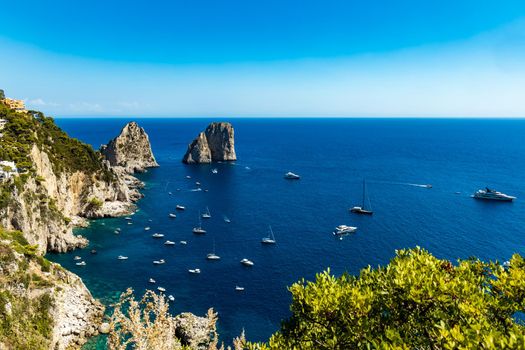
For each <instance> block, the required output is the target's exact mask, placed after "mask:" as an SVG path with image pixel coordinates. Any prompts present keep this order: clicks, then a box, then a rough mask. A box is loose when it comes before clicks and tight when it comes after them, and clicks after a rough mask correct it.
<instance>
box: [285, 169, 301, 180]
mask: <svg viewBox="0 0 525 350" xmlns="http://www.w3.org/2000/svg"><path fill="white" fill-rule="evenodd" d="M284 178H285V179H288V180H299V179H300V178H301V177H300V176H299V175H297V174H294V173H292V172H291V171H289V172H287V173H286V174H284Z"/></svg>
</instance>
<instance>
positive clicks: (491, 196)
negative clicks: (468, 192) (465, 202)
mask: <svg viewBox="0 0 525 350" xmlns="http://www.w3.org/2000/svg"><path fill="white" fill-rule="evenodd" d="M472 197H473V198H476V199H486V200H493V201H503V202H512V201H513V200H515V199H516V197H513V196H509V195H508V194H505V193H501V192H498V191H495V190H491V189H490V188H488V187H485V189H484V190H477V191H476V193H474V194H473V195H472Z"/></svg>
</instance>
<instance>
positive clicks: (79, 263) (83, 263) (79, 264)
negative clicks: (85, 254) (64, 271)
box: [75, 261, 86, 266]
mask: <svg viewBox="0 0 525 350" xmlns="http://www.w3.org/2000/svg"><path fill="white" fill-rule="evenodd" d="M75 265H77V266H86V262H85V261H80V262H77V263H75Z"/></svg>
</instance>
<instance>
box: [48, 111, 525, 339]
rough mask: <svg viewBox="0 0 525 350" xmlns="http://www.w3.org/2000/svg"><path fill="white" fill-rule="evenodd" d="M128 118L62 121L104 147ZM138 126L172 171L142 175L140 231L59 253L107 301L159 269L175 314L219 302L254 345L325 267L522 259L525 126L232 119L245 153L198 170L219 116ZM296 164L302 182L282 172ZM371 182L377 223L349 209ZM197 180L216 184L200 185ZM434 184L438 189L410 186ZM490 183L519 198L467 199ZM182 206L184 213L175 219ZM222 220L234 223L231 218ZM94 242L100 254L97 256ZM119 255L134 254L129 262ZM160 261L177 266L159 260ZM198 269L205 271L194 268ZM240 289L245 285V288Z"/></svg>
mask: <svg viewBox="0 0 525 350" xmlns="http://www.w3.org/2000/svg"><path fill="white" fill-rule="evenodd" d="M127 121H128V120H124V119H75V120H71V119H58V120H57V122H58V124H59V125H60V126H61V127H63V128H64V129H65V130H66V131H67V132H68V133H69V134H70V135H72V136H74V137H77V138H79V139H81V140H83V141H85V142H88V143H91V144H93V145H94V146H95V147H97V148H98V146H99V145H100V144H102V143H106V142H107V141H108V140H109V139H110V138H112V137H114V136H116V135H117V134H118V132H119V131H120V129H121V127H122V126H123V125H124V124H125V123H126V122H127ZM138 122H139V124H140V125H141V126H143V127H145V129H146V131H147V132H148V133H149V136H150V139H151V141H152V146H153V151H154V153H155V155H156V157H157V160H158V161H159V163H160V165H161V167H160V168H157V169H151V170H150V171H149V172H148V173H146V174H142V175H140V178H141V179H142V180H143V181H144V182H145V183H146V188H145V189H144V194H145V196H146V197H145V198H144V199H143V200H141V201H140V202H139V203H138V207H139V211H138V212H137V213H136V214H135V215H134V216H133V220H132V225H128V224H127V222H126V221H125V220H124V219H123V218H116V219H103V220H97V221H94V222H93V223H92V225H91V226H90V227H89V228H86V229H81V230H79V233H81V234H83V235H85V236H87V237H88V238H89V239H90V241H91V244H90V246H89V247H88V248H87V249H85V250H81V251H76V252H72V253H68V254H60V255H56V254H51V255H49V258H50V259H52V260H54V261H56V262H59V263H61V264H62V265H63V266H65V267H66V268H68V269H71V270H72V271H74V272H76V273H78V274H79V275H80V276H81V277H82V278H83V280H84V281H85V283H86V285H87V286H88V288H89V289H90V290H91V291H92V293H93V295H94V296H95V297H97V298H100V299H102V300H103V301H104V302H105V303H110V302H111V301H113V300H115V298H116V297H118V295H119V293H120V292H122V291H124V290H125V289H126V288H127V287H133V288H134V289H135V290H136V291H137V292H139V293H141V292H142V291H143V290H144V289H145V288H148V287H151V286H150V285H149V284H148V279H149V278H150V277H152V278H154V279H155V280H156V281H157V285H161V286H163V287H165V288H166V289H167V293H168V294H173V295H174V296H175V298H176V301H175V302H174V303H173V305H172V311H173V313H178V312H181V311H191V312H194V313H197V314H204V313H205V312H206V310H207V309H208V308H209V307H214V308H215V309H216V310H217V311H218V312H219V317H220V321H219V331H220V332H221V336H222V338H223V339H224V340H226V341H229V339H231V338H232V337H234V336H236V335H238V334H239V333H240V332H241V330H242V329H243V328H244V329H245V330H246V334H247V336H248V338H249V339H251V340H262V339H266V338H267V337H268V336H269V335H270V334H271V333H273V332H274V331H275V330H276V329H278V327H279V323H280V320H281V319H283V318H285V317H287V316H288V305H289V303H290V295H289V293H288V292H287V289H286V287H287V286H289V285H290V284H292V283H293V282H295V281H297V280H299V279H300V278H302V277H305V278H307V279H312V278H314V276H315V273H317V272H320V271H322V270H324V269H326V268H328V267H330V268H331V271H332V272H333V273H335V274H341V273H343V272H345V271H348V272H350V273H354V274H355V273H358V272H359V270H360V269H361V268H363V267H366V266H367V265H372V266H377V265H378V264H384V263H387V262H388V260H389V259H390V258H391V257H392V256H393V255H394V253H395V250H396V249H399V248H405V247H414V246H416V245H419V246H422V247H424V248H426V249H428V250H430V251H431V252H432V253H434V254H435V255H437V256H438V257H444V258H450V259H457V258H468V257H470V256H473V255H475V256H478V257H480V258H482V259H492V260H495V259H499V260H507V259H508V258H509V257H510V255H511V254H512V253H514V252H519V253H524V237H525V232H524V230H523V223H524V218H525V205H524V204H523V203H524V202H523V200H522V199H525V179H524V176H523V174H525V157H524V155H525V142H524V141H523V135H525V120H433V119H429V120H424V119H415V120H407V119H379V120H366V119H283V120H276V119H268V120H262V119H243V120H233V121H232V122H233V124H234V127H235V132H236V148H237V155H238V158H239V160H238V161H237V162H235V163H233V164H227V163H222V164H214V165H199V166H195V165H194V166H188V165H184V164H182V163H181V162H180V159H181V157H182V155H183V154H184V151H185V150H186V146H187V143H188V142H190V141H191V139H192V138H194V137H195V136H196V135H197V133H198V132H199V131H201V130H203V129H204V128H205V127H206V125H207V123H208V122H209V121H207V120H202V119H140V120H138ZM212 168H217V169H218V174H213V173H212V172H211V170H212ZM289 170H291V171H294V172H296V173H298V174H300V175H301V176H302V178H301V180H299V181H286V180H284V179H283V174H284V173H285V172H287V171H289ZM187 175H189V176H191V177H192V178H191V180H188V179H186V176H187ZM363 178H366V179H367V182H368V192H369V195H370V199H371V202H372V206H373V209H374V211H375V213H374V215H373V216H372V217H365V216H356V215H353V214H350V213H349V212H348V208H349V207H350V206H353V205H355V204H358V203H359V202H360V200H361V190H362V189H361V183H362V179H363ZM195 181H200V182H201V183H202V187H203V188H205V189H208V190H209V191H208V192H205V191H200V192H198V191H192V190H193V189H195V184H194V183H195ZM427 183H430V184H432V185H433V188H432V189H426V188H422V187H418V186H414V185H413V184H427ZM411 184H412V185H411ZM484 186H492V187H494V188H496V189H498V190H501V191H503V192H505V193H508V194H512V195H515V196H517V197H518V200H517V201H516V202H514V203H489V202H480V201H476V200H474V199H472V198H470V194H471V193H473V192H474V191H475V190H477V189H478V188H482V187H484ZM177 189H180V190H179V191H178V190H177ZM169 192H172V195H170V194H169ZM176 204H183V205H185V206H186V207H187V210H186V211H185V212H179V213H177V215H178V216H177V218H176V219H170V218H169V217H168V213H170V212H174V211H175V205H176ZM207 206H208V207H209V209H210V211H211V214H212V218H211V219H209V220H206V221H204V222H203V225H204V227H205V228H206V229H207V230H208V233H207V234H206V235H202V236H196V235H194V234H192V232H191V229H192V227H193V226H194V225H195V224H196V223H197V221H198V220H197V218H198V212H199V210H204V209H205V207H207ZM223 215H227V216H228V217H229V218H230V219H231V221H232V222H231V223H229V224H227V223H225V222H224V220H223V218H222V217H223ZM149 220H151V222H150V221H149ZM339 224H349V225H355V226H358V227H359V230H358V232H357V233H356V234H355V235H352V236H349V237H346V238H345V239H344V240H342V241H340V240H337V239H334V237H333V236H332V234H331V231H332V230H333V228H334V227H335V226H336V225H339ZM268 225H272V227H273V230H274V232H275V236H276V239H277V241H278V242H277V245H275V246H263V245H261V243H260V240H261V238H262V237H264V236H265V235H266V233H267V226H268ZM146 226H151V231H145V230H144V228H145V227H146ZM117 227H120V228H121V229H122V233H121V234H119V235H115V234H114V233H113V232H114V230H115V229H116V228H117ZM153 232H161V233H163V234H165V239H170V240H173V241H176V242H179V241H180V240H186V241H188V244H187V245H186V246H182V245H180V244H178V243H177V244H176V245H175V246H173V247H166V246H164V245H163V240H156V239H153V238H151V234H152V233H153ZM213 241H215V245H216V253H217V254H218V255H220V256H221V257H222V259H221V260H220V261H216V262H210V261H207V260H206V259H205V257H206V254H207V253H209V252H210V251H211V250H212V248H213ZM93 248H95V249H97V251H98V254H97V255H90V254H89V250H90V249H93ZM74 255H80V256H82V257H83V258H84V259H85V261H86V262H87V266H85V267H77V266H75V264H74V260H73V256H74ZM118 255H126V256H129V260H127V261H118V260H116V257H117V256H118ZM244 257H247V258H249V259H251V260H253V261H254V263H255V266H253V267H252V268H246V267H243V266H242V265H241V264H240V263H239V261H240V260H241V259H242V258H244ZM161 258H164V259H165V260H166V264H164V265H161V266H154V265H153V264H152V261H153V260H156V259H161ZM195 267H198V268H200V269H201V270H202V273H201V274H200V275H191V274H189V273H188V272H187V270H188V269H189V268H195ZM235 285H242V286H243V287H245V288H246V290H245V291H244V292H243V293H239V292H235V290H234V288H235Z"/></svg>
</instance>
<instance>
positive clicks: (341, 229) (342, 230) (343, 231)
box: [333, 225, 357, 236]
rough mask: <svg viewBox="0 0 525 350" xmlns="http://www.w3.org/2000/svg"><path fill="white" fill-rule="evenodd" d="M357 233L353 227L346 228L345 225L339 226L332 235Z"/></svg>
mask: <svg viewBox="0 0 525 350" xmlns="http://www.w3.org/2000/svg"><path fill="white" fill-rule="evenodd" d="M356 231H357V227H355V226H347V225H339V226H337V227H336V228H335V230H334V232H333V233H334V235H336V236H337V235H345V234H348V233H354V232H356Z"/></svg>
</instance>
